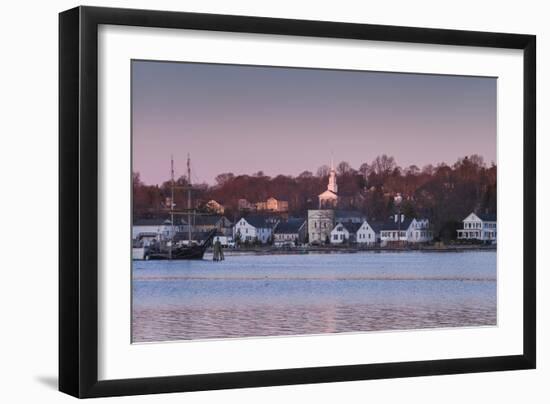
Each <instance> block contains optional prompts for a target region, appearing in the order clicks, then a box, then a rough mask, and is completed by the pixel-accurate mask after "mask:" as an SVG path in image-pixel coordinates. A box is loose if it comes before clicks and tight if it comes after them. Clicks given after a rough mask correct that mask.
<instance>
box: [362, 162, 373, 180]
mask: <svg viewBox="0 0 550 404" xmlns="http://www.w3.org/2000/svg"><path fill="white" fill-rule="evenodd" d="M371 171H372V167H371V166H370V164H369V163H363V164H361V166H360V167H359V172H360V173H361V174H362V175H363V176H364V177H367V176H368V175H369V174H370V173H371Z"/></svg>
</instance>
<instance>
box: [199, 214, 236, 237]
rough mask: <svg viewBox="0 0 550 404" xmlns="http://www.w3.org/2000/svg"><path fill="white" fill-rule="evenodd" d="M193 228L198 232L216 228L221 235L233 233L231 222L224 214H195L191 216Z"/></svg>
mask: <svg viewBox="0 0 550 404" xmlns="http://www.w3.org/2000/svg"><path fill="white" fill-rule="evenodd" d="M191 220H192V223H193V230H194V231H199V232H209V231H211V230H214V229H216V230H218V232H219V233H220V234H221V235H224V236H230V235H232V234H233V230H232V228H233V224H232V223H231V221H230V220H229V219H228V218H226V217H225V216H221V215H197V216H194V217H193V216H192V217H191Z"/></svg>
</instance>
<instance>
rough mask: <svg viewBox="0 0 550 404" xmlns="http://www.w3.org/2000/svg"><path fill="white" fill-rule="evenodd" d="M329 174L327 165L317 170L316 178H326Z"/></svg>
mask: <svg viewBox="0 0 550 404" xmlns="http://www.w3.org/2000/svg"><path fill="white" fill-rule="evenodd" d="M329 172H330V167H329V166H327V165H322V166H321V167H319V168H318V169H317V177H326V176H327V175H328V173H329Z"/></svg>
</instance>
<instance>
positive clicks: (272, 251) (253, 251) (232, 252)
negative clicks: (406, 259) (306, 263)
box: [206, 245, 497, 256]
mask: <svg viewBox="0 0 550 404" xmlns="http://www.w3.org/2000/svg"><path fill="white" fill-rule="evenodd" d="M496 250H497V247H496V246H494V245H490V246H482V245H463V246H445V247H436V246H423V247H414V248H411V247H403V248H396V247H370V248H354V247H334V246H328V247H295V248H287V249H284V248H275V247H269V248H266V247H258V248H243V249H239V248H235V249H227V248H225V249H224V250H223V252H224V255H226V256H236V255H302V254H357V253H383V252H398V253H405V252H425V253H436V252H455V253H461V252H470V251H496ZM206 252H207V253H210V254H211V253H212V249H211V248H209V249H208V250H207V251H206Z"/></svg>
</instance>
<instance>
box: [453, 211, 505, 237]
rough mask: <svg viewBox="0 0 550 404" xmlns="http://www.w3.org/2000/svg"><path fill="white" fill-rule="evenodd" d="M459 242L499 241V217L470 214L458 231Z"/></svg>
mask: <svg viewBox="0 0 550 404" xmlns="http://www.w3.org/2000/svg"><path fill="white" fill-rule="evenodd" d="M457 233H458V234H457V235H458V239H459V240H479V241H485V242H488V243H496V241H497V216H496V215H495V214H487V213H486V214H482V213H479V214H476V213H474V212H472V213H470V214H469V215H468V216H467V217H466V218H465V219H464V220H463V221H462V229H459V230H457Z"/></svg>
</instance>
